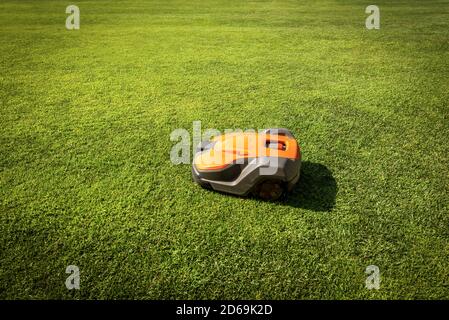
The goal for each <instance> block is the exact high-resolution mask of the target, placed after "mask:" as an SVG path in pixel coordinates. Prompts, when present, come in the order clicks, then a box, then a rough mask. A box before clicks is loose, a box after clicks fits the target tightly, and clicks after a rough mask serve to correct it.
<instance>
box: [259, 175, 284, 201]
mask: <svg viewBox="0 0 449 320" xmlns="http://www.w3.org/2000/svg"><path fill="white" fill-rule="evenodd" d="M283 193H284V188H283V187H282V184H281V182H279V181H273V180H267V181H264V182H262V183H260V184H259V185H257V187H256V188H255V190H254V194H255V195H256V196H258V197H259V198H262V199H264V200H271V201H274V200H277V199H279V198H280V197H281V196H282V194H283Z"/></svg>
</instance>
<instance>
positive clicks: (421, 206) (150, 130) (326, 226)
mask: <svg viewBox="0 0 449 320" xmlns="http://www.w3.org/2000/svg"><path fill="white" fill-rule="evenodd" d="M70 4H76V5H77V6H78V7H79V8H80V16H81V25H80V30H71V31H68V30H66V28H65V22H66V17H67V16H68V14H66V13H65V9H66V7H67V6H68V5H70ZM369 4H371V3H367V2H366V1H355V0H354V1H350V0H341V1H337V0H333V1H332V0H318V1H293V0H292V1H283V0H282V1H281V0H280V1H263V0H260V1H230V0H220V1H219V0H214V1H212V0H211V1H200V0H194V1H183V0H178V1H172V0H164V1H139V0H127V1H93V0H91V1H76V3H73V2H71V1H9V0H5V1H1V2H0V57H1V59H0V105H1V109H0V112H1V115H0V121H1V122H0V123H1V125H0V131H1V137H0V139H1V140H0V150H1V158H0V161H1V172H0V194H1V204H0V298H6V299H12V298H20V299H26V298H33V299H42V298H43V299H55V298H65V299H70V298H75V299H86V298H89V299H109V298H116V299H124V298H133V299H175V298H176V299H208V298H210V299H217V298H221V299H234V298H239V299H259V298H263V299H428V298H446V299H447V298H449V265H448V262H449V215H448V214H449V210H448V203H449V198H448V191H449V190H448V189H449V188H448V187H449V185H448V181H449V171H448V165H449V163H448V151H449V148H448V137H449V105H448V104H449V103H448V102H449V81H448V79H449V42H448V37H449V2H448V1H417V0H416V1H405V0H403V1H394V2H392V1H376V4H377V5H378V6H379V8H380V14H381V28H380V30H367V29H366V28H365V19H366V17H367V16H368V15H367V14H366V13H365V8H366V6H367V5H369ZM193 121H201V125H202V128H203V129H208V128H215V129H218V130H222V131H223V130H224V129H234V128H235V129H237V128H240V129H249V128H253V129H263V128H270V127H285V128H289V129H290V130H291V131H292V132H293V133H294V134H295V136H296V138H297V139H298V141H299V143H300V145H301V148H302V153H303V161H304V163H303V168H302V173H301V179H300V181H299V184H298V186H297V187H296V188H295V189H294V190H293V192H292V193H291V194H290V195H289V196H288V197H287V198H284V199H282V200H281V201H277V202H264V201H261V200H258V199H255V198H239V197H233V196H227V195H224V194H220V193H215V192H211V191H207V190H204V189H201V188H200V187H199V186H197V185H195V184H194V183H193V182H192V180H191V172H190V166H189V165H174V164H172V163H171V161H170V150H171V148H172V147H173V145H174V144H175V142H172V141H170V133H171V132H172V131H173V130H175V129H177V128H184V129H187V130H189V131H190V132H191V131H192V123H193ZM68 265H76V266H78V267H79V269H80V276H81V278H80V289H79V290H68V289H67V288H66V286H65V280H66V278H67V277H68V276H69V275H68V274H66V273H65V270H66V267H67V266H68ZM369 265H376V266H378V267H379V270H380V275H381V283H380V289H379V290H368V289H367V288H366V287H365V280H366V277H367V274H365V269H366V267H367V266H369Z"/></svg>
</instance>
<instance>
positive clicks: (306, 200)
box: [281, 161, 337, 211]
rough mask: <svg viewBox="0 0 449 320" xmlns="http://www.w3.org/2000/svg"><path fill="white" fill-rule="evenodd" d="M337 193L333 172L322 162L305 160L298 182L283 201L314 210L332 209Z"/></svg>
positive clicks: (286, 203)
mask: <svg viewBox="0 0 449 320" xmlns="http://www.w3.org/2000/svg"><path fill="white" fill-rule="evenodd" d="M336 194H337V182H336V181H335V179H334V177H333V176H332V172H331V171H330V170H329V169H328V168H327V167H326V166H324V165H322V164H319V163H314V162H309V161H304V162H303V163H302V165H301V176H300V178H299V182H298V184H297V185H296V186H295V187H294V189H293V190H292V191H291V192H290V193H289V194H288V195H286V197H285V199H283V200H281V203H282V204H283V205H289V206H292V207H296V208H303V209H307V210H313V211H331V210H332V209H333V207H334V206H335V197H336Z"/></svg>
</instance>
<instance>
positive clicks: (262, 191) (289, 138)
mask: <svg viewBox="0 0 449 320" xmlns="http://www.w3.org/2000/svg"><path fill="white" fill-rule="evenodd" d="M300 169H301V151H300V148H299V146H298V143H297V141H296V139H295V138H294V136H293V135H292V133H291V132H290V131H289V130H287V129H266V130H263V131H262V132H258V133H256V132H237V133H236V132H233V133H228V134H224V135H220V136H216V137H214V138H212V139H211V140H210V141H204V142H201V143H200V145H199V146H198V148H197V150H196V154H195V156H194V159H193V165H192V176H193V179H194V181H195V182H197V183H198V184H200V185H201V186H202V187H204V188H209V189H213V190H216V191H220V192H226V193H231V194H235V195H239V196H246V195H249V194H253V195H256V196H258V197H260V198H262V199H265V200H276V199H278V198H279V197H280V196H281V195H282V194H283V193H284V192H285V191H290V190H291V189H292V188H293V186H294V185H295V184H296V183H297V182H298V180H299V173H300Z"/></svg>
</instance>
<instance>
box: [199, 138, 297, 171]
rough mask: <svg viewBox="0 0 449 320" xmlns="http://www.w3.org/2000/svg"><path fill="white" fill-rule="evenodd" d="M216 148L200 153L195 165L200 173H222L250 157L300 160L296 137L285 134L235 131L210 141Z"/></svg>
mask: <svg viewBox="0 0 449 320" xmlns="http://www.w3.org/2000/svg"><path fill="white" fill-rule="evenodd" d="M211 143H213V147H212V148H211V149H209V150H206V151H203V152H201V153H198V154H197V155H196V156H195V158H194V161H193V163H194V165H195V166H196V168H197V169H198V170H201V171H205V170H221V169H223V168H226V167H227V166H228V165H230V164H232V163H234V162H239V161H238V160H241V161H242V162H243V161H244V159H248V158H258V157H280V158H289V159H292V160H295V159H299V157H300V152H299V146H298V143H297V142H296V140H295V139H294V138H293V137H289V136H285V135H282V134H279V135H277V134H265V133H256V132H245V133H242V132H233V133H228V134H224V135H220V136H216V137H214V138H213V139H211Z"/></svg>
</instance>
